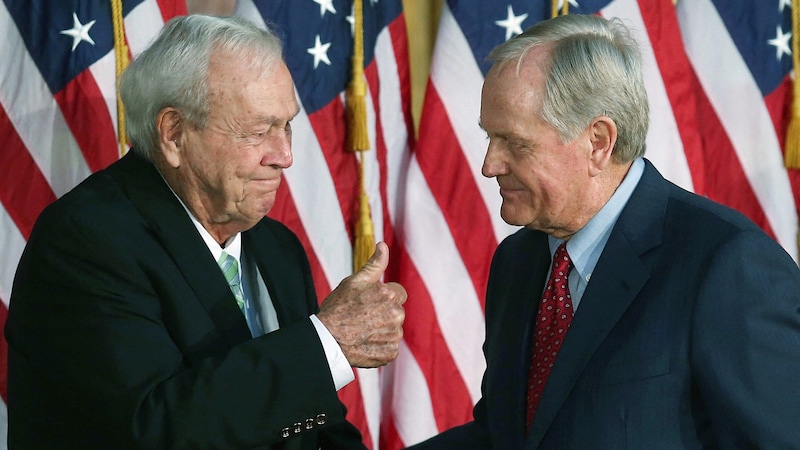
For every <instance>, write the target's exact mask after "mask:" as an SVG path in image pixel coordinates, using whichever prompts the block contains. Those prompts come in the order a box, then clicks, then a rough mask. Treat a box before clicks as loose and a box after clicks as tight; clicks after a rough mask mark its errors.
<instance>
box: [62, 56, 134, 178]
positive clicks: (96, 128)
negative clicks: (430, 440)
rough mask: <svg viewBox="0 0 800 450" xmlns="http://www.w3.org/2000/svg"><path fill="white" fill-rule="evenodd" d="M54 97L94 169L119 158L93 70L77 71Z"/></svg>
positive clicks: (93, 170) (104, 104)
mask: <svg viewBox="0 0 800 450" xmlns="http://www.w3.org/2000/svg"><path fill="white" fill-rule="evenodd" d="M54 97H55V99H56V103H58V105H59V107H60V108H61V112H62V113H63V115H64V120H66V122H67V125H68V126H69V128H70V130H71V131H72V134H73V136H75V141H76V142H77V143H78V147H80V149H81V151H82V152H83V157H84V159H86V163H87V164H88V165H89V169H91V171H92V172H96V171H98V170H100V169H103V168H105V167H106V166H108V165H109V164H111V163H112V162H114V161H116V160H117V159H119V157H120V150H119V144H118V141H117V135H116V128H115V127H114V122H113V121H112V119H111V114H110V112H109V111H108V106H107V104H106V101H105V99H104V98H103V94H102V93H101V92H100V88H99V87H98V85H97V82H96V80H95V79H94V77H93V76H92V73H91V71H89V70H88V69H87V70H84V71H83V72H81V73H80V74H78V76H76V77H75V78H74V79H73V80H72V81H70V82H69V83H68V84H67V85H66V86H65V87H64V89H62V90H61V91H59V92H58V93H56V94H55V96H54Z"/></svg>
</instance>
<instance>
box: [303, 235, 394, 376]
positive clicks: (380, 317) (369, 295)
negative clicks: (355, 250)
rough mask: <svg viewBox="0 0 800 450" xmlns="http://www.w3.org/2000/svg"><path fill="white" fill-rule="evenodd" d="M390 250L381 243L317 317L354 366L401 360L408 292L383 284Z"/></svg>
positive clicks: (343, 281)
mask: <svg viewBox="0 0 800 450" xmlns="http://www.w3.org/2000/svg"><path fill="white" fill-rule="evenodd" d="M388 264H389V248H388V247H387V246H386V243H384V242H379V243H378V245H377V246H376V248H375V253H374V254H373V255H372V257H371V258H370V259H369V261H367V263H366V264H364V267H362V268H361V269H360V270H359V271H358V272H356V273H354V274H353V275H351V276H349V277H347V278H345V279H344V280H342V282H341V283H339V286H337V287H336V289H334V290H333V292H331V293H330V295H328V297H327V298H326V299H325V301H323V302H322V305H321V306H320V312H319V313H318V314H317V317H318V318H319V320H320V321H321V322H322V323H323V325H325V327H326V328H327V329H328V331H330V333H331V334H332V335H333V337H334V338H335V339H336V342H338V343H339V346H340V347H341V348H342V351H343V352H344V354H345V356H346V357H347V361H348V362H349V363H350V365H351V366H353V367H380V366H383V365H386V364H388V363H390V362H392V361H393V360H394V359H395V358H397V353H398V352H399V350H400V341H401V340H402V339H403V321H404V320H405V315H406V314H405V310H404V309H403V303H405V301H406V297H407V294H406V290H405V289H404V288H403V287H402V286H400V285H399V284H397V283H382V282H381V281H380V280H381V276H383V272H384V271H385V270H386V266H387V265H388Z"/></svg>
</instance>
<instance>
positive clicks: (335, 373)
mask: <svg viewBox="0 0 800 450" xmlns="http://www.w3.org/2000/svg"><path fill="white" fill-rule="evenodd" d="M310 319H311V323H313V324H314V328H316V329H317V335H319V340H320V341H321V342H322V348H323V349H324V350H325V357H326V358H327V359H328V367H329V368H330V369H331V376H332V377H333V384H334V386H336V390H337V391H338V390H339V389H341V388H343V387H345V386H347V385H348V384H350V382H351V381H353V380H355V379H356V376H355V374H353V368H352V367H350V363H348V362H347V357H346V356H344V353H343V352H342V348H341V347H339V343H338V342H336V339H334V338H333V335H332V334H331V332H330V331H328V329H327V328H325V325H323V324H322V321H320V320H319V318H317V316H316V315H313V314H312V315H311V316H310Z"/></svg>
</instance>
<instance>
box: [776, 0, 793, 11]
mask: <svg viewBox="0 0 800 450" xmlns="http://www.w3.org/2000/svg"><path fill="white" fill-rule="evenodd" d="M778 1H779V2H780V3H778V11H779V12H783V7H784V6H788V7H789V8H791V7H792V0H778Z"/></svg>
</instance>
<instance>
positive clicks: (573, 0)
mask: <svg viewBox="0 0 800 450" xmlns="http://www.w3.org/2000/svg"><path fill="white" fill-rule="evenodd" d="M789 1H792V0H789ZM567 3H569V4H570V5H571V6H573V7H575V8H580V5H578V0H567ZM563 7H564V0H558V6H556V8H558V9H559V10H560V9H561V8H563Z"/></svg>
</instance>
